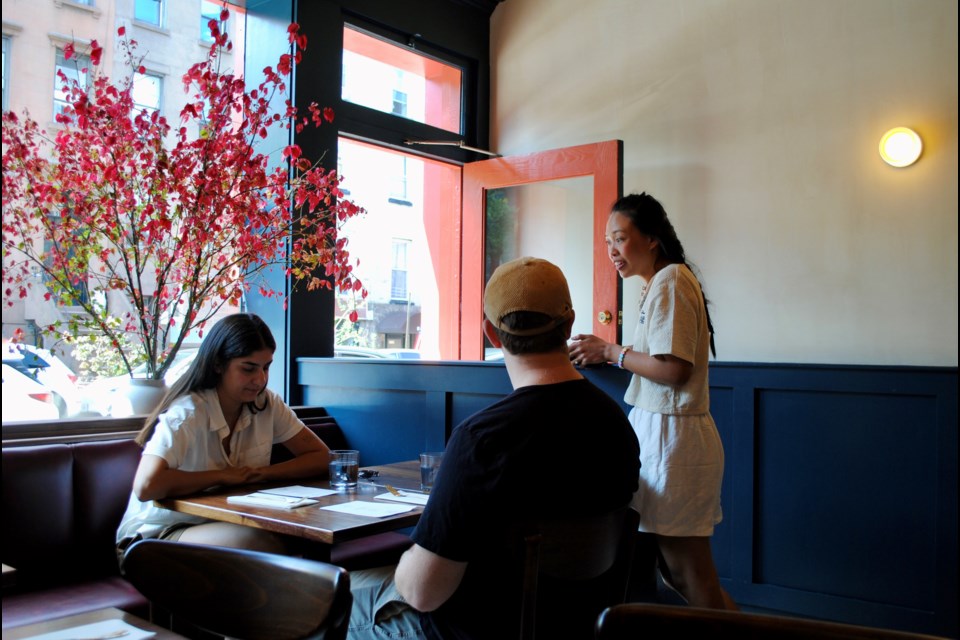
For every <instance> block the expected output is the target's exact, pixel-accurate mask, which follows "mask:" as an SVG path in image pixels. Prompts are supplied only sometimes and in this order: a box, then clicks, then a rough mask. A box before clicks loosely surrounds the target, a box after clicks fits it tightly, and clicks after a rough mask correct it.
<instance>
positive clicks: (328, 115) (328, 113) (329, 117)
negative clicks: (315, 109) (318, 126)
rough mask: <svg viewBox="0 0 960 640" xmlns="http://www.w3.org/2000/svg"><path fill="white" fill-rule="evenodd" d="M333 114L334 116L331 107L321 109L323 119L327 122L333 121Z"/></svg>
mask: <svg viewBox="0 0 960 640" xmlns="http://www.w3.org/2000/svg"><path fill="white" fill-rule="evenodd" d="M333 116H334V113H333V108H332V107H324V109H323V119H324V120H326V121H327V122H333Z"/></svg>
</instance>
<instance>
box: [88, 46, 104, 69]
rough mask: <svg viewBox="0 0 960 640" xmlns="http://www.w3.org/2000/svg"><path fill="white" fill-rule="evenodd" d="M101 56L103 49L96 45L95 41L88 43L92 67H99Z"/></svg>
mask: <svg viewBox="0 0 960 640" xmlns="http://www.w3.org/2000/svg"><path fill="white" fill-rule="evenodd" d="M102 55H103V47H101V46H100V45H99V44H97V41H96V40H94V41H92V42H91V43H90V62H92V63H93V65H94V66H97V65H99V64H100V57H101V56H102Z"/></svg>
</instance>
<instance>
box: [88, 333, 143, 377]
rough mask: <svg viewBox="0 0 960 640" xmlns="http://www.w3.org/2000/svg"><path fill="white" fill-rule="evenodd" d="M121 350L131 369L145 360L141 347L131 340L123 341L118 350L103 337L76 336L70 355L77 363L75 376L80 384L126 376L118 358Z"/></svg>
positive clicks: (111, 342) (125, 367)
mask: <svg viewBox="0 0 960 640" xmlns="http://www.w3.org/2000/svg"><path fill="white" fill-rule="evenodd" d="M121 349H122V350H123V351H124V352H125V353H126V355H127V361H128V362H129V363H130V365H131V366H132V367H136V366H138V365H140V364H142V363H143V362H146V360H147V356H146V353H145V352H144V350H143V347H142V346H141V345H140V344H139V343H137V342H135V341H133V340H129V339H124V340H123V343H122V344H121V345H120V348H119V349H118V348H117V347H116V346H114V344H113V341H112V340H111V339H110V338H109V337H107V336H105V335H82V336H78V337H77V339H76V342H75V344H74V349H73V353H72V355H73V357H74V358H75V359H76V361H77V369H78V371H77V376H78V377H79V378H80V380H81V381H82V382H90V381H92V380H96V379H97V378H111V377H113V376H120V375H125V374H127V366H126V364H124V362H123V358H121V357H120V350H121Z"/></svg>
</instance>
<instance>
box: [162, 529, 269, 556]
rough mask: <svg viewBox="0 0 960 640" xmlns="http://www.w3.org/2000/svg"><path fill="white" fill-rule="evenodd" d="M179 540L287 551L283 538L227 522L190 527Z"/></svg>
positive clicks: (267, 550)
mask: <svg viewBox="0 0 960 640" xmlns="http://www.w3.org/2000/svg"><path fill="white" fill-rule="evenodd" d="M180 541H181V542H190V543H193V544H208V545H212V546H217V547H231V548H234V549H248V550H250V551H264V552H266V553H280V554H283V553H286V552H287V549H286V545H284V543H283V540H282V539H281V538H280V537H279V536H277V535H276V534H273V533H270V532H269V531H263V530H261V529H254V528H252V527H245V526H243V525H238V524H231V523H228V522H213V523H209V524H200V525H197V526H195V527H190V528H189V529H187V530H185V531H184V532H183V534H182V535H181V536H180Z"/></svg>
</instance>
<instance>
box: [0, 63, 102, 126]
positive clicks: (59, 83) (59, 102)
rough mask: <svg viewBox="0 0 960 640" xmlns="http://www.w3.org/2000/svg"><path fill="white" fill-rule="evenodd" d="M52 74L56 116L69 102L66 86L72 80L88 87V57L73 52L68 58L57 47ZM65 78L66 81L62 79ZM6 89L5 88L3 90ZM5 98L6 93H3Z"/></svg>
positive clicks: (85, 87)
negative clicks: (54, 67)
mask: <svg viewBox="0 0 960 640" xmlns="http://www.w3.org/2000/svg"><path fill="white" fill-rule="evenodd" d="M54 71H55V73H54V76H53V115H54V116H58V115H60V114H62V113H63V112H64V109H65V108H66V107H67V106H68V105H69V104H70V92H69V89H68V87H70V86H72V85H73V83H74V82H76V83H77V84H79V85H80V86H81V87H83V88H84V89H89V88H90V57H89V56H83V55H76V54H74V55H73V56H72V57H71V58H70V59H69V60H67V59H66V57H65V56H64V55H63V49H59V48H58V49H57V62H56V69H55V70H54ZM64 78H66V81H64ZM4 91H6V90H4ZM4 99H6V94H4Z"/></svg>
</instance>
